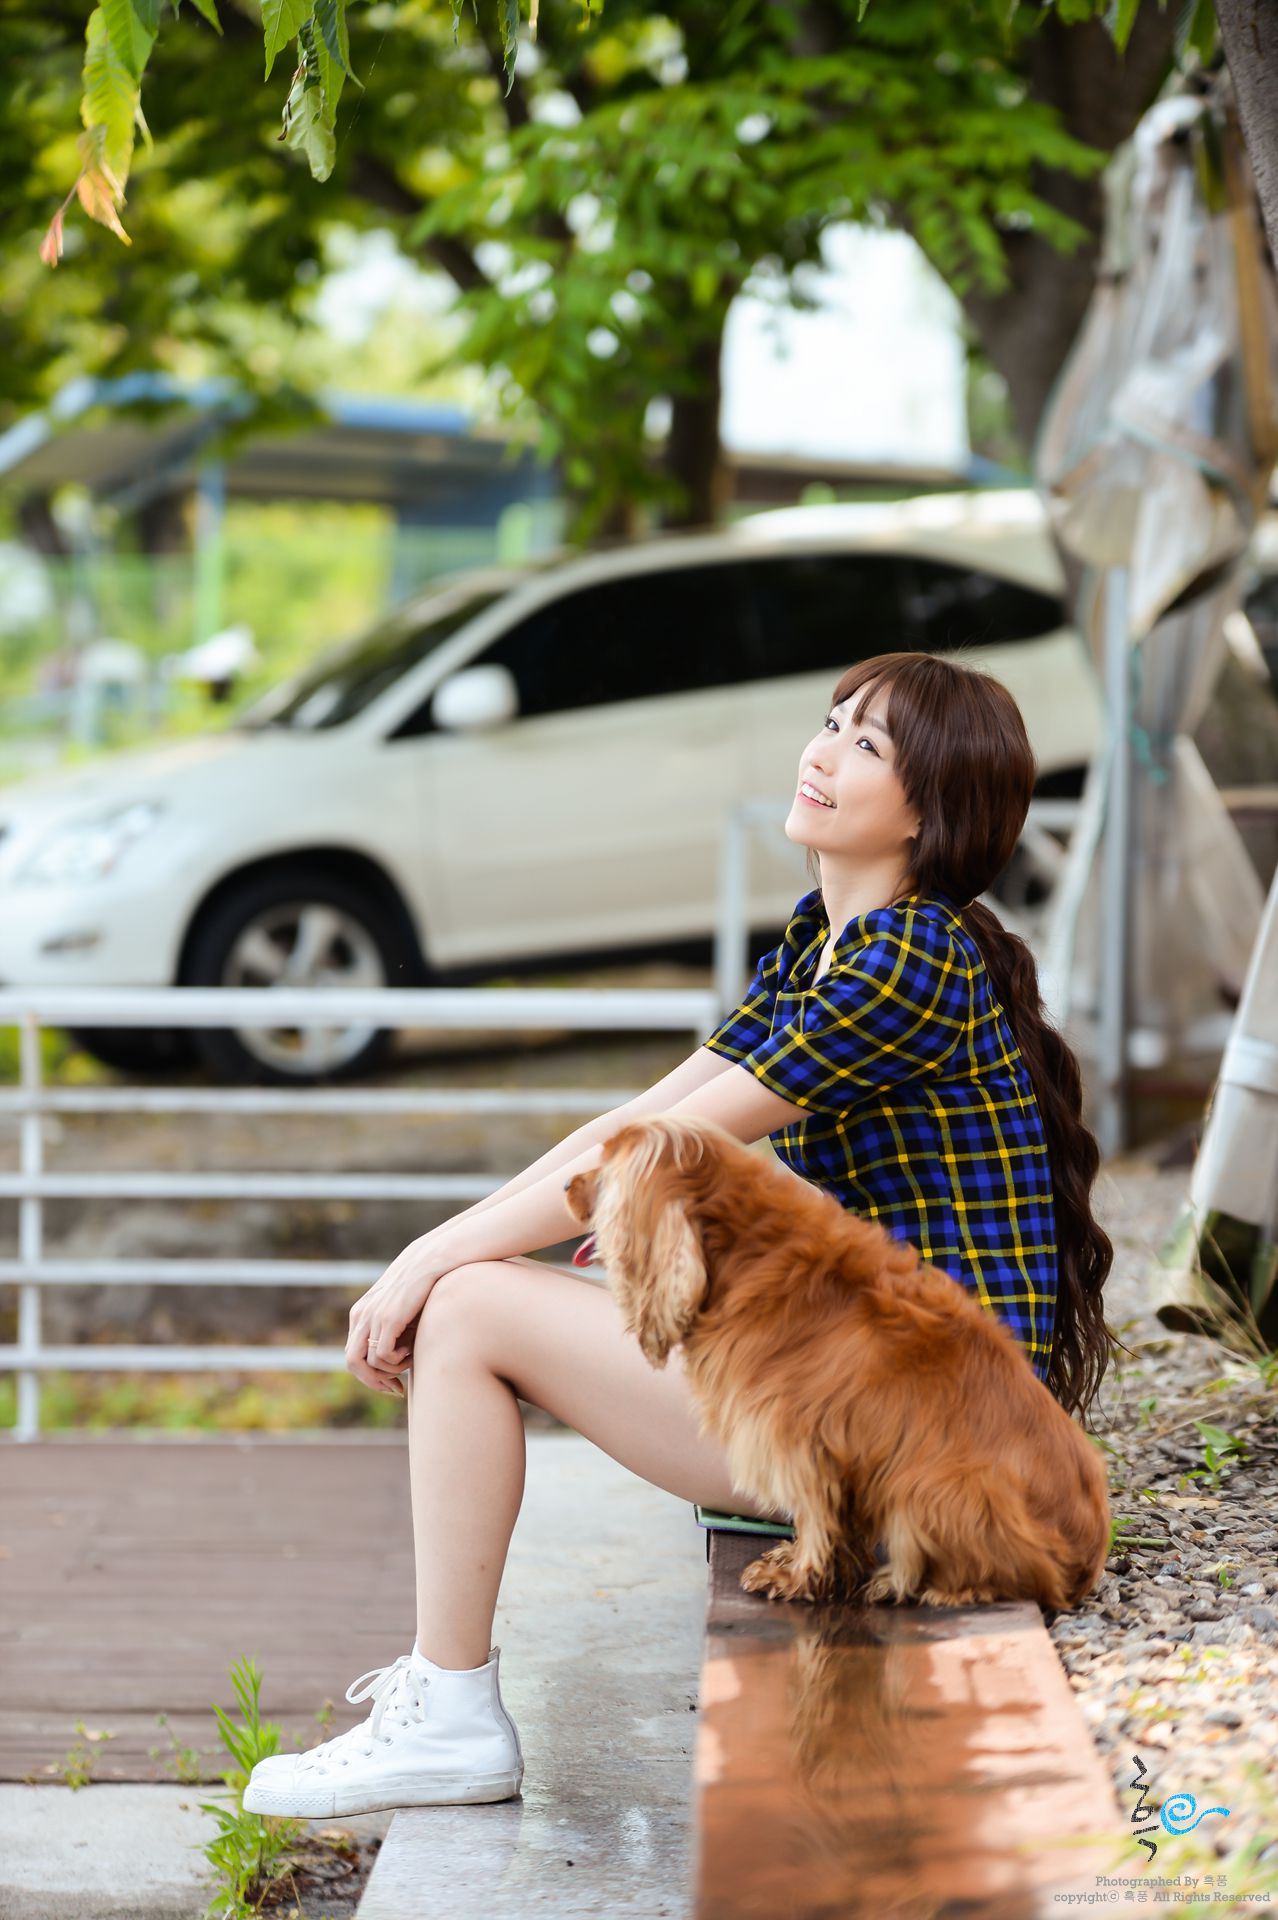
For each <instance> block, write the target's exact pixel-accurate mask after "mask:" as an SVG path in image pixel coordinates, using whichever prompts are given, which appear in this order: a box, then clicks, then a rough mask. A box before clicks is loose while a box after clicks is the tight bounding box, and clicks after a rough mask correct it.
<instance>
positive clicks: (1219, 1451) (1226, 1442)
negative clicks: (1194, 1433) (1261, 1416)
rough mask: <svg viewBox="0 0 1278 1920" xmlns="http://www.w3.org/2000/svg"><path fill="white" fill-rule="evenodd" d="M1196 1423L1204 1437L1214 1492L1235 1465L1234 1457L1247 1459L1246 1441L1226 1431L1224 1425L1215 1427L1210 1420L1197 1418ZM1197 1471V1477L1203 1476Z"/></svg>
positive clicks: (1208, 1474) (1205, 1459)
mask: <svg viewBox="0 0 1278 1920" xmlns="http://www.w3.org/2000/svg"><path fill="white" fill-rule="evenodd" d="M1194 1425H1195V1426H1196V1427H1197V1429H1198V1431H1199V1433H1200V1434H1201V1435H1202V1437H1203V1460H1204V1461H1205V1463H1206V1469H1207V1476H1208V1477H1209V1480H1210V1485H1211V1489H1212V1491H1213V1493H1214V1492H1215V1490H1216V1488H1217V1487H1218V1486H1219V1485H1220V1482H1221V1478H1222V1476H1223V1475H1224V1474H1226V1473H1228V1472H1229V1470H1230V1468H1231V1467H1232V1466H1233V1465H1234V1457H1233V1456H1235V1455H1237V1457H1238V1458H1239V1459H1243V1460H1245V1459H1246V1457H1247V1446H1246V1442H1245V1441H1243V1440H1240V1439H1239V1438H1238V1436H1237V1434H1233V1433H1226V1432H1225V1430H1224V1428H1223V1427H1213V1426H1212V1424H1211V1422H1210V1421H1209V1420H1195V1422H1194ZM1202 1477H1203V1476H1202V1475H1201V1474H1199V1473H1195V1478H1202Z"/></svg>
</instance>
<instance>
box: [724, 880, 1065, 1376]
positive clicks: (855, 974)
mask: <svg viewBox="0 0 1278 1920" xmlns="http://www.w3.org/2000/svg"><path fill="white" fill-rule="evenodd" d="M829 934H830V927H829V922H828V920H827V919H826V915H825V909H824V907H823V905H822V903H821V896H820V889H819V888H814V889H813V890H812V892H811V893H807V894H805V895H804V896H803V898H802V899H801V900H800V901H799V903H798V905H797V906H796V907H795V910H794V913H793V915H792V917H791V919H790V923H789V925H788V926H787V928H786V930H785V936H784V938H783V939H782V941H781V944H780V946H779V947H777V948H775V949H774V951H773V952H771V953H765V954H764V956H763V958H762V959H761V960H760V962H759V964H758V967H757V969H756V971H755V976H754V979H753V980H752V982H751V983H750V989H749V992H748V993H747V994H746V997H745V999H744V1000H743V1001H742V1002H741V1005H740V1006H739V1007H737V1008H736V1009H735V1011H734V1012H732V1013H730V1014H729V1015H728V1017H727V1019H726V1020H724V1021H723V1022H722V1024H721V1025H720V1026H719V1027H717V1028H716V1029H715V1031H714V1032H713V1033H712V1034H711V1035H710V1037H709V1039H708V1040H706V1041H705V1043H704V1044H705V1045H706V1046H707V1047H708V1048H709V1049H710V1051H711V1052H712V1053H718V1054H722V1055H723V1057H724V1058H725V1059H728V1060H732V1061H735V1062H736V1063H737V1064H738V1065H740V1066H743V1067H745V1068H746V1069H747V1070H748V1071H749V1072H750V1073H753V1074H754V1075H755V1076H756V1077H757V1078H758V1079H759V1080H761V1081H762V1082H763V1084H764V1086H766V1087H771V1088H772V1090H773V1092H774V1093H779V1094H781V1095H782V1097H783V1098H784V1099H786V1100H790V1101H793V1102H794V1104H795V1105H796V1106H798V1107H802V1108H803V1109H804V1114H805V1117H804V1118H803V1119H801V1120H796V1121H795V1122H794V1123H793V1124H791V1125H789V1126H785V1127H782V1128H780V1129H779V1130H778V1131H777V1132H775V1133H774V1134H772V1135H771V1139H772V1144H773V1146H774V1147H775V1149H776V1151H777V1154H778V1155H779V1157H780V1158H781V1159H782V1160H783V1161H784V1162H785V1164H786V1165H787V1166H788V1167H790V1168H791V1169H792V1171H793V1172H795V1173H797V1174H800V1175H802V1177H803V1178H804V1179H806V1180H810V1181H811V1182H812V1183H813V1185H815V1186H819V1187H822V1188H824V1189H825V1190H826V1191H827V1192H829V1193H832V1194H833V1195H834V1196H835V1198H836V1199H837V1200H838V1201H839V1203H840V1204H841V1205H842V1206H845V1207H851V1208H852V1209H853V1210H854V1211H855V1212H857V1213H858V1214H863V1215H865V1216H866V1217H868V1218H869V1219H873V1220H877V1221H878V1222H879V1224H880V1225H881V1226H883V1227H885V1228H886V1229H887V1230H888V1232H890V1233H892V1234H895V1235H896V1236H897V1238H898V1239H902V1240H908V1241H910V1242H911V1243H912V1244H913V1245H914V1246H916V1247H917V1248H918V1250H919V1252H920V1253H921V1254H922V1255H923V1258H924V1259H925V1260H928V1261H930V1262H931V1263H932V1264H933V1265H934V1266H937V1267H939V1268H941V1269H942V1270H943V1271H944V1272H946V1273H948V1274H950V1275H951V1277H952V1278H954V1279H955V1280H957V1281H959V1282H960V1284H961V1285H963V1286H965V1287H967V1288H969V1289H971V1290H973V1291H974V1292H975V1293H976V1294H977V1295H978V1296H979V1298H980V1301H981V1304H982V1305H983V1306H984V1307H986V1308H987V1309H988V1310H989V1311H990V1312H992V1313H995V1314H997V1315H998V1316H999V1317H1000V1318H1001V1319H1002V1320H1003V1321H1004V1323H1005V1324H1006V1325H1007V1326H1008V1327H1009V1328H1010V1329H1011V1331H1012V1333H1013V1334H1014V1335H1015V1336H1016V1338H1017V1340H1019V1341H1020V1343H1021V1346H1022V1347H1023V1349H1024V1351H1025V1353H1026V1355H1027V1357H1028V1359H1029V1362H1030V1365H1031V1366H1032V1367H1033V1369H1034V1372H1035V1373H1036V1374H1037V1375H1038V1377H1039V1379H1040V1380H1045V1379H1046V1377H1047V1366H1048V1361H1049V1359H1050V1357H1051V1349H1052V1329H1053V1325H1054V1321H1055V1312H1056V1285H1057V1263H1056V1222H1055V1212H1054V1205H1053V1195H1052V1179H1051V1170H1050V1165H1049V1161H1048V1153H1047V1143H1046V1138H1045V1136H1044V1133H1043V1123H1042V1117H1041V1115H1040V1112H1039V1107H1038V1102H1037V1101H1036V1099H1035V1097H1034V1091H1033V1087H1032V1085H1031V1082H1030V1077H1029V1071H1028V1069H1027V1067H1026V1065H1025V1062H1024V1060H1023V1058H1022V1056H1021V1052H1020V1049H1019V1048H1018V1047H1017V1045H1016V1042H1015V1040H1014V1038H1013V1036H1012V1031H1011V1028H1010V1026H1009V1025H1008V1021H1007V1016H1006V1014H1005V1013H1004V1011H1003V1008H1002V1006H1001V1004H1000V1003H999V1001H998V1000H997V999H996V998H995V995H994V989H993V984H992V982H991V980H990V977H989V974H988V973H987V971H986V969H985V965H984V962H983V961H982V959H981V955H980V950H979V948H978V947H977V945H976V943H975V941H974V940H973V939H972V937H971V935H970V934H969V933H968V932H967V931H966V930H965V928H964V927H963V924H962V919H961V917H960V914H959V910H958V907H957V905H956V904H955V902H954V901H953V900H951V899H949V898H948V896H946V895H944V894H935V893H933V894H928V895H926V896H925V895H922V894H910V895H908V896H906V898H905V899H904V900H903V901H901V902H898V903H897V904H896V905H894V906H890V907H874V908H872V909H871V910H870V911H869V912H868V913H863V914H858V916H857V917H856V918H855V919H854V920H849V922H848V924H847V925H846V926H845V927H844V929H843V931H842V933H841V934H840V935H839V937H838V940H837V941H836V942H835V946H834V952H833V958H832V961H831V964H830V966H829V968H828V969H827V970H826V972H825V973H824V974H823V975H822V977H821V979H820V980H819V981H817V982H816V984H815V985H813V981H812V977H813V975H814V973H815V972H816V969H817V966H818V964H819V962H820V958H821V954H822V952H823V951H824V949H825V945H826V942H827V940H828V939H829Z"/></svg>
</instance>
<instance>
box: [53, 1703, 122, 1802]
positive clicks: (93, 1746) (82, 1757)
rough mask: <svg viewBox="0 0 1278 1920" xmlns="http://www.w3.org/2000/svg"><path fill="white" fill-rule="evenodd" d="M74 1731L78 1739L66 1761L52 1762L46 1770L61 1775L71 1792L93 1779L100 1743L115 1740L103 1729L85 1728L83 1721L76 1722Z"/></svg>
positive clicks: (112, 1735)
mask: <svg viewBox="0 0 1278 1920" xmlns="http://www.w3.org/2000/svg"><path fill="white" fill-rule="evenodd" d="M75 1730H76V1732H77V1733H78V1734H79V1736H80V1738H79V1739H78V1740H77V1741H76V1743H75V1745H74V1746H73V1747H72V1748H71V1750H70V1752H69V1753H68V1754H67V1756H66V1759H65V1760H63V1761H61V1762H58V1761H54V1763H53V1765H52V1766H51V1767H49V1769H48V1771H49V1772H50V1773H58V1774H61V1776H62V1779H63V1782H64V1784H65V1785H66V1786H68V1787H70V1788H71V1790H72V1792H74V1791H75V1789H76V1788H77V1787H87V1786H88V1784H89V1782H90V1780H92V1778H93V1770H94V1768H95V1767H96V1766H97V1764H98V1754H99V1752H100V1751H101V1747H100V1743H101V1742H102V1741H104V1740H113V1739H114V1738H115V1735H114V1734H112V1733H108V1732H107V1731H106V1729H105V1728H104V1727H86V1726H85V1724H84V1722H83V1720H77V1721H76V1723H75Z"/></svg>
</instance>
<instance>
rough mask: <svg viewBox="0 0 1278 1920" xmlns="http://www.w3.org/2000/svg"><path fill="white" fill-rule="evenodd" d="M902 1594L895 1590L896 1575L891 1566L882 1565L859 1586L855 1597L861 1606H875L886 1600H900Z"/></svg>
mask: <svg viewBox="0 0 1278 1920" xmlns="http://www.w3.org/2000/svg"><path fill="white" fill-rule="evenodd" d="M902 1597H903V1596H902V1595H901V1594H900V1593H898V1592H897V1584H896V1575H895V1573H893V1571H892V1569H891V1567H882V1568H880V1570H879V1572H878V1573H876V1574H874V1575H872V1577H871V1578H870V1579H869V1580H867V1581H866V1583H865V1585H864V1586H863V1587H862V1588H861V1591H860V1593H859V1594H858V1596H857V1598H858V1599H859V1600H860V1602H861V1605H862V1606H863V1607H877V1606H879V1605H881V1604H882V1603H883V1602H884V1601H885V1600H886V1601H896V1600H900V1599H901V1598H902Z"/></svg>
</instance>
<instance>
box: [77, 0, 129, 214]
mask: <svg viewBox="0 0 1278 1920" xmlns="http://www.w3.org/2000/svg"><path fill="white" fill-rule="evenodd" d="M84 43H85V44H84V99H83V100H82V101H81V104H80V117H81V119H82V120H83V121H84V124H85V126H86V128H87V129H88V130H89V132H90V133H92V132H93V131H94V129H95V128H100V129H101V133H100V140H101V155H102V158H103V160H105V162H106V164H107V165H108V167H110V169H111V172H112V173H113V174H114V176H115V178H116V180H117V181H118V183H119V185H120V186H121V187H123V186H124V183H125V181H126V180H127V179H128V176H129V162H130V160H131V159H132V157H133V129H134V125H135V120H134V115H135V113H136V110H137V103H138V88H137V82H136V80H135V79H134V76H133V74H132V73H131V72H130V71H129V69H128V67H126V66H125V64H124V62H123V60H122V59H121V58H120V55H119V53H118V51H117V49H116V46H115V42H114V41H113V40H112V39H111V38H110V36H109V33H108V31H107V24H106V16H105V14H104V13H103V10H102V8H101V7H95V8H94V9H93V12H92V13H91V14H90V15H89V18H88V22H87V24H86V26H85V30H84Z"/></svg>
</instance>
